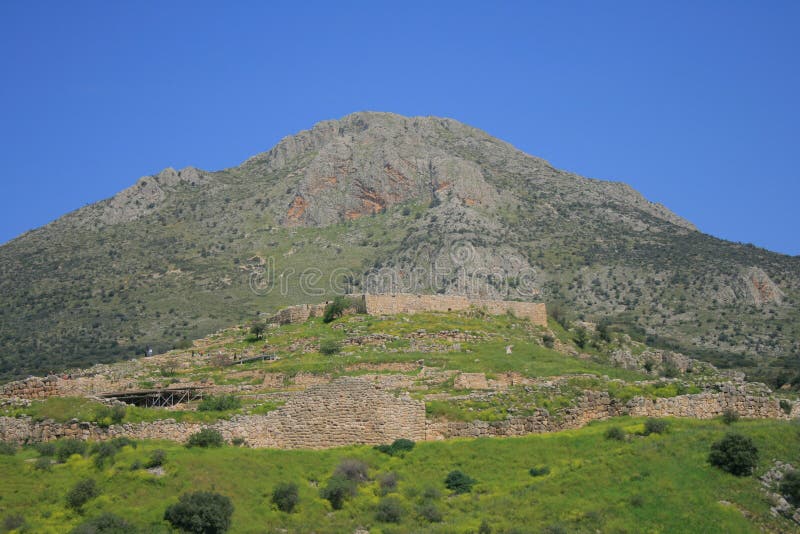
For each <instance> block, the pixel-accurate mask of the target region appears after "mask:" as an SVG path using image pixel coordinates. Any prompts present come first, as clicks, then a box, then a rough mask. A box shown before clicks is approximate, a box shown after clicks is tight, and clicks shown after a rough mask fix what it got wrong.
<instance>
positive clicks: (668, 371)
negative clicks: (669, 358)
mask: <svg viewBox="0 0 800 534" xmlns="http://www.w3.org/2000/svg"><path fill="white" fill-rule="evenodd" d="M680 374H681V370H680V369H678V368H677V367H676V366H675V364H674V363H671V362H670V363H667V364H666V365H664V369H663V370H662V371H661V375H662V376H663V377H665V378H677V377H679V376H680Z"/></svg>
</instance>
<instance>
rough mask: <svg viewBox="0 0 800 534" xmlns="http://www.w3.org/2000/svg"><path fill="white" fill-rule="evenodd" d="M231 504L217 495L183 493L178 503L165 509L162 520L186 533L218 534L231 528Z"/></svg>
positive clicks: (210, 493)
mask: <svg viewBox="0 0 800 534" xmlns="http://www.w3.org/2000/svg"><path fill="white" fill-rule="evenodd" d="M232 515H233V503H232V502H231V500H230V498H228V497H226V496H225V495H220V494H218V493H212V492H208V491H197V492H194V493H184V494H183V495H181V496H180V497H179V499H178V502H177V503H175V504H173V505H170V506H168V507H167V510H166V511H165V512H164V519H165V520H167V521H169V522H170V524H171V525H172V526H173V527H175V528H179V529H181V530H184V531H186V532H196V533H198V534H218V533H222V532H226V531H227V530H228V529H229V528H230V526H231V516H232Z"/></svg>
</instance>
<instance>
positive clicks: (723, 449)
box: [708, 434, 758, 477]
mask: <svg viewBox="0 0 800 534" xmlns="http://www.w3.org/2000/svg"><path fill="white" fill-rule="evenodd" d="M708 461H709V462H710V463H711V465H714V466H717V467H719V468H720V469H722V470H723V471H727V472H728V473H730V474H732V475H736V476H738V477H741V476H747V475H749V474H751V473H752V472H753V469H754V468H755V466H756V464H757V463H758V449H757V448H756V446H755V444H753V440H752V439H750V438H748V437H747V436H742V435H741V434H727V435H726V436H725V437H724V438H722V439H721V440H720V441H717V442H716V443H714V444H713V445H711V453H710V454H709V455H708Z"/></svg>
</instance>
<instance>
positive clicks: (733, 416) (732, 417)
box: [722, 409, 739, 425]
mask: <svg viewBox="0 0 800 534" xmlns="http://www.w3.org/2000/svg"><path fill="white" fill-rule="evenodd" d="M738 420H739V413H738V412H737V411H736V410H731V409H727V410H725V411H724V412H722V422H723V423H725V424H726V425H732V424H733V423H735V422H736V421H738Z"/></svg>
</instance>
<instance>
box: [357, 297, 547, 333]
mask: <svg viewBox="0 0 800 534" xmlns="http://www.w3.org/2000/svg"><path fill="white" fill-rule="evenodd" d="M363 298H364V302H365V304H366V309H367V313H368V314H370V315H393V314H397V313H417V312H426V311H440V312H447V311H461V310H467V309H469V308H471V307H476V308H485V309H486V311H488V312H489V313H491V314H494V315H501V314H504V313H507V312H511V313H513V314H514V315H516V316H517V317H520V318H524V319H529V320H530V321H531V323H533V324H536V325H541V326H547V311H546V308H545V305H544V303H541V302H516V301H506V300H482V299H470V298H467V297H463V296H459V295H414V294H410V293H396V294H384V295H373V294H366V295H364V297H363Z"/></svg>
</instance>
